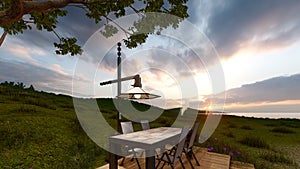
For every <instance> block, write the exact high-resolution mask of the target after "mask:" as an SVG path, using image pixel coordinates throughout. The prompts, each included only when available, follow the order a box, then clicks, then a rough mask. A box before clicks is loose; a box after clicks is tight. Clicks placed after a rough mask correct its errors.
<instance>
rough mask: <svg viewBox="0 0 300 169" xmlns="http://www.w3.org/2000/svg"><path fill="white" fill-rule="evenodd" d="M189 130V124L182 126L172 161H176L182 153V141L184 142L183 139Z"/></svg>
mask: <svg viewBox="0 0 300 169" xmlns="http://www.w3.org/2000/svg"><path fill="white" fill-rule="evenodd" d="M189 130H190V127H189V126H184V127H183V128H182V130H181V134H180V140H179V143H178V144H177V149H176V152H175V154H174V155H175V156H174V161H173V162H175V161H177V160H178V159H179V158H178V157H180V156H181V154H182V151H183V148H184V143H185V139H186V136H187V134H188V132H189Z"/></svg>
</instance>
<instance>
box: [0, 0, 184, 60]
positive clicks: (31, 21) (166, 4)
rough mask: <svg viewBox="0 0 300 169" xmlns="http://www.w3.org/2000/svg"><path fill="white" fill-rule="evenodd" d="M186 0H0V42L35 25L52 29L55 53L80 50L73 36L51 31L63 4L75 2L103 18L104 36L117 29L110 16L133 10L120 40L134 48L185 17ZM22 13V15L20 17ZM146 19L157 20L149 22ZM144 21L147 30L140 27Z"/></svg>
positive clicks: (64, 12) (90, 15)
mask: <svg viewBox="0 0 300 169" xmlns="http://www.w3.org/2000/svg"><path fill="white" fill-rule="evenodd" d="M187 1H188V0H138V1H137V0H41V1H34V0H0V26H1V27H2V28H3V29H4V33H3V34H2V36H1V39H0V46H1V44H2V42H3V41H4V39H5V37H6V35H7V34H10V35H16V34H19V33H23V31H24V30H31V29H32V27H33V26H35V27H36V28H37V29H38V30H40V31H42V30H46V31H49V32H53V33H54V34H55V35H56V36H57V38H58V40H59V42H54V46H55V47H56V48H57V49H56V54H60V55H66V54H71V55H72V56H73V55H76V54H81V52H82V49H81V47H80V46H79V45H77V44H76V42H77V39H76V38H74V37H71V38H70V37H62V36H61V35H59V33H57V32H56V31H55V28H56V26H57V19H58V18H59V17H64V16H66V15H67V10H65V7H66V6H70V5H72V6H76V7H78V8H82V9H83V10H85V12H86V16H87V17H88V18H90V19H94V20H95V22H96V23H100V22H105V29H104V31H102V32H101V33H102V34H103V35H104V36H105V37H109V36H113V35H114V34H116V33H117V31H118V29H117V28H116V27H115V26H113V25H111V24H108V21H113V19H114V18H119V17H122V16H125V15H127V14H128V13H136V14H137V15H139V16H140V19H139V20H138V21H137V22H136V23H135V24H134V25H133V26H132V27H131V28H130V29H129V30H125V29H123V28H120V29H121V30H122V31H124V32H125V33H126V34H128V36H127V39H124V42H125V44H126V46H127V47H128V48H134V47H136V46H137V45H138V44H142V43H144V42H145V41H146V39H147V37H148V35H149V34H159V33H160V32H161V30H163V29H165V28H167V27H169V26H172V27H174V28H176V27H178V24H179V23H180V22H181V21H182V20H183V19H185V18H187V17H188V13H187V9H188V8H187V6H186V3H187ZM147 12H162V13H167V14H172V15H176V16H178V17H179V18H180V19H166V18H151V17H154V16H151V15H147V14H146V13H147ZM24 16H26V17H24ZM149 18H150V19H156V20H157V19H159V20H162V21H161V22H159V23H157V22H155V23H152V24H151V23H149ZM145 25H147V33H145V32H144V31H143V30H142V29H143V28H145Z"/></svg>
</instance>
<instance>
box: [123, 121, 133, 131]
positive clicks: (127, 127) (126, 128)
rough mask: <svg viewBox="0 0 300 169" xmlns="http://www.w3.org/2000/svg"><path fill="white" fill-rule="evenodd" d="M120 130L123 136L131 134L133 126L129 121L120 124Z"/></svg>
mask: <svg viewBox="0 0 300 169" xmlns="http://www.w3.org/2000/svg"><path fill="white" fill-rule="evenodd" d="M121 128H122V132H123V134H127V133H132V132H133V125H132V122H131V121H128V122H121Z"/></svg>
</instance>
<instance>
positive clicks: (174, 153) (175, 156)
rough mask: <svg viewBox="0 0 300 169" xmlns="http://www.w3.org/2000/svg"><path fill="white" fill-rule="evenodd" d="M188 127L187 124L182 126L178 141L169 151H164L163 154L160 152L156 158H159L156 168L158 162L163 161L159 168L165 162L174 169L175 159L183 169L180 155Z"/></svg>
mask: <svg viewBox="0 0 300 169" xmlns="http://www.w3.org/2000/svg"><path fill="white" fill-rule="evenodd" d="M189 129H190V127H189V126H185V127H183V128H182V131H181V134H180V139H179V143H178V144H177V145H176V146H175V147H174V148H173V149H172V150H171V151H166V152H164V153H163V154H161V156H160V157H159V158H157V160H159V162H158V163H157V165H156V168H158V167H159V164H160V163H161V162H162V161H163V162H164V163H163V165H162V166H161V169H162V168H163V167H164V166H165V164H166V163H168V164H169V165H170V166H171V168H172V169H174V164H175V163H176V162H177V161H179V162H180V164H181V166H182V168H183V169H185V167H184V165H183V162H182V159H181V155H182V153H183V148H184V144H185V140H186V136H187V134H188V132H189Z"/></svg>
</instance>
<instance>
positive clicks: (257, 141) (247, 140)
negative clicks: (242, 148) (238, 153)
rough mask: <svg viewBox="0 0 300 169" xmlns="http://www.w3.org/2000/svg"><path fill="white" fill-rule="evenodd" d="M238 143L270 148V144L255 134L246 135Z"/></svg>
mask: <svg viewBox="0 0 300 169" xmlns="http://www.w3.org/2000/svg"><path fill="white" fill-rule="evenodd" d="M240 143H242V144H244V145H247V146H249V147H256V148H265V149H269V148H270V145H269V144H268V143H267V142H266V141H265V140H263V139H262V138H260V137H255V136H246V137H244V138H243V139H242V140H241V141H240Z"/></svg>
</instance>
